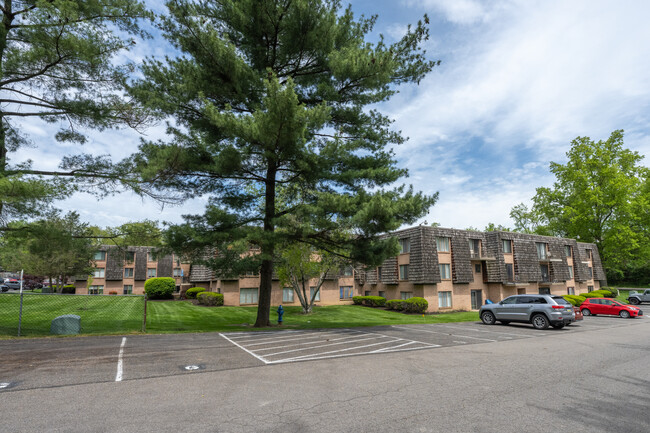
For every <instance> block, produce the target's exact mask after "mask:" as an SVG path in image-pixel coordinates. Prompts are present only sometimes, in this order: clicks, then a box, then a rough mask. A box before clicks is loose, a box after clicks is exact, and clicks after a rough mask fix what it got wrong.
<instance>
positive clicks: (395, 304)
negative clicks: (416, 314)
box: [386, 299, 404, 311]
mask: <svg viewBox="0 0 650 433" xmlns="http://www.w3.org/2000/svg"><path fill="white" fill-rule="evenodd" d="M402 302H403V301H402V300H401V299H391V300H390V301H386V308H388V309H389V310H396V311H402V310H403V309H404V306H403V305H402Z"/></svg>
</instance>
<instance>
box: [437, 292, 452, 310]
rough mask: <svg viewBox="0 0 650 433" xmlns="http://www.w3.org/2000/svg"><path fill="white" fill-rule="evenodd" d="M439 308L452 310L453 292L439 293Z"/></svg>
mask: <svg viewBox="0 0 650 433" xmlns="http://www.w3.org/2000/svg"><path fill="white" fill-rule="evenodd" d="M438 307H439V308H451V292H438Z"/></svg>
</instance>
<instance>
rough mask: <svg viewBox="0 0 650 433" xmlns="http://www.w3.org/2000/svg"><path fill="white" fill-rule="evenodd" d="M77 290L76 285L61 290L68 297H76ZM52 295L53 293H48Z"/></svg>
mask: <svg viewBox="0 0 650 433" xmlns="http://www.w3.org/2000/svg"><path fill="white" fill-rule="evenodd" d="M76 290H77V288H76V287H75V286H74V284H66V285H65V286H63V287H62V288H61V293H64V294H66V295H74V294H75V292H76ZM47 293H51V292H47Z"/></svg>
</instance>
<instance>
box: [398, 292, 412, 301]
mask: <svg viewBox="0 0 650 433" xmlns="http://www.w3.org/2000/svg"><path fill="white" fill-rule="evenodd" d="M412 297H413V292H399V298H400V299H401V300H406V299H409V298H412Z"/></svg>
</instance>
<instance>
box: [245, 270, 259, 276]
mask: <svg viewBox="0 0 650 433" xmlns="http://www.w3.org/2000/svg"><path fill="white" fill-rule="evenodd" d="M258 275H259V273H258V272H257V271H246V272H244V277H246V278H254V277H257V276H258Z"/></svg>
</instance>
